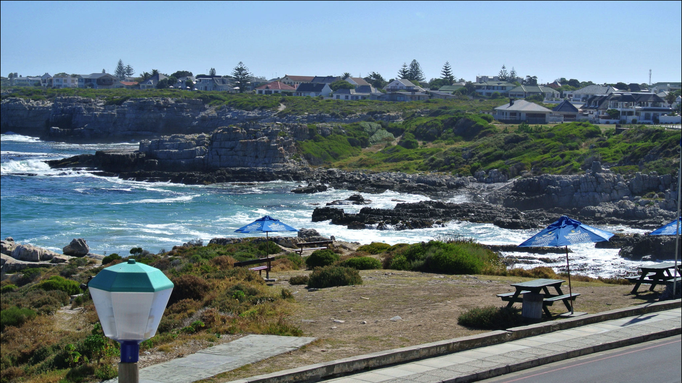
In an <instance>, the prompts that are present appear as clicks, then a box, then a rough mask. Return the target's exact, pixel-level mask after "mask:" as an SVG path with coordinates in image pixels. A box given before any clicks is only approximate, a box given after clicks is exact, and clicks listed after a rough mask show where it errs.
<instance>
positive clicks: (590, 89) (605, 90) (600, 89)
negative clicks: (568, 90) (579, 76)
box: [573, 85, 616, 95]
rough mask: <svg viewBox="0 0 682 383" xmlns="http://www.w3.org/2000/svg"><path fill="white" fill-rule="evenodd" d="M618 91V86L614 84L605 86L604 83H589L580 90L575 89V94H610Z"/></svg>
mask: <svg viewBox="0 0 682 383" xmlns="http://www.w3.org/2000/svg"><path fill="white" fill-rule="evenodd" d="M615 91H616V88H614V87H612V86H604V85H588V86H586V87H584V88H580V89H578V90H575V91H573V94H588V95H589V94H593V95H597V94H609V93H613V92H615Z"/></svg>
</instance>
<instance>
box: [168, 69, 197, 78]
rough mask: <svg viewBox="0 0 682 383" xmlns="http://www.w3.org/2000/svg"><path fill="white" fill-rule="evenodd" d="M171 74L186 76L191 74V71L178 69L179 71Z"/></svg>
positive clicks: (177, 76) (176, 76)
mask: <svg viewBox="0 0 682 383" xmlns="http://www.w3.org/2000/svg"><path fill="white" fill-rule="evenodd" d="M171 76H173V77H175V78H181V77H188V76H192V72H190V71H188V70H179V71H177V72H175V73H173V74H172V75H171Z"/></svg>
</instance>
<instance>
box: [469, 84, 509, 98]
mask: <svg viewBox="0 0 682 383" xmlns="http://www.w3.org/2000/svg"><path fill="white" fill-rule="evenodd" d="M515 87H516V85H514V84H512V83H509V82H505V81H487V82H477V83H475V84H474V88H475V91H476V93H478V94H480V95H482V96H486V97H490V96H492V95H493V94H494V93H498V94H499V95H500V96H507V93H509V91H510V90H512V89H514V88H515Z"/></svg>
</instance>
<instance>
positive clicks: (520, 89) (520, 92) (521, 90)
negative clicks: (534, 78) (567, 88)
mask: <svg viewBox="0 0 682 383" xmlns="http://www.w3.org/2000/svg"><path fill="white" fill-rule="evenodd" d="M537 95H540V96H542V98H543V99H544V100H556V99H558V98H559V92H557V91H556V90H554V89H552V88H550V87H548V86H542V85H519V86H517V87H516V88H513V89H510V90H509V97H511V98H528V97H532V96H537Z"/></svg>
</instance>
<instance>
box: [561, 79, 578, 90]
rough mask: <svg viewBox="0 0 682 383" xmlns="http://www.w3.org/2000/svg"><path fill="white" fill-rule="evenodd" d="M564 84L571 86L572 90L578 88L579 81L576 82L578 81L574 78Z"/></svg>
mask: <svg viewBox="0 0 682 383" xmlns="http://www.w3.org/2000/svg"><path fill="white" fill-rule="evenodd" d="M562 84H563V83H562ZM566 84H568V85H570V86H572V87H574V88H580V81H578V80H576V79H574V78H572V79H570V80H568V81H567V82H566Z"/></svg>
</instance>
